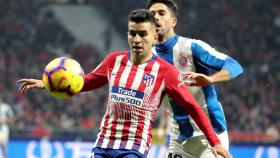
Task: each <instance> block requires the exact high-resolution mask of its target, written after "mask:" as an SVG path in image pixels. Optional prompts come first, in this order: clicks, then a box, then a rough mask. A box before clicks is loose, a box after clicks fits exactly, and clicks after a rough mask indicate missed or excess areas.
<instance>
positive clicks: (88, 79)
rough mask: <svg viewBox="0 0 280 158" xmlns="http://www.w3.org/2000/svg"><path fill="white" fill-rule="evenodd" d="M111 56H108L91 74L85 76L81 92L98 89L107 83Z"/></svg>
mask: <svg viewBox="0 0 280 158" xmlns="http://www.w3.org/2000/svg"><path fill="white" fill-rule="evenodd" d="M112 59H113V57H112V54H110V55H108V56H107V57H106V58H105V59H104V60H103V61H102V63H100V64H99V65H98V66H97V67H96V68H95V69H94V70H93V71H92V72H90V73H88V74H87V75H86V76H85V84H84V87H83V89H82V90H81V92H84V91H89V90H94V89H97V88H100V87H102V86H104V85H106V84H107V83H108V77H107V75H108V70H109V64H110V63H112Z"/></svg>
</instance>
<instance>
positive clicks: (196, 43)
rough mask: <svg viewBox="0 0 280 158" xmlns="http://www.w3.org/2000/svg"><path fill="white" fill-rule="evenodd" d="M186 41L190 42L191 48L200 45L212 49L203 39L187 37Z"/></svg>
mask: <svg viewBox="0 0 280 158" xmlns="http://www.w3.org/2000/svg"><path fill="white" fill-rule="evenodd" d="M188 41H189V42H190V43H191V47H192V48H196V47H202V48H204V49H206V50H207V49H212V47H211V46H210V45H209V44H208V43H207V42H205V41H202V40H200V39H194V38H189V39H188Z"/></svg>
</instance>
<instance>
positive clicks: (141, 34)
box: [138, 31, 147, 37]
mask: <svg viewBox="0 0 280 158" xmlns="http://www.w3.org/2000/svg"><path fill="white" fill-rule="evenodd" d="M138 34H139V36H140V37H145V36H147V32H146V31H144V32H139V33H138Z"/></svg>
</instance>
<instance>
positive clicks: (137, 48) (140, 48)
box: [132, 46, 143, 51]
mask: <svg viewBox="0 0 280 158" xmlns="http://www.w3.org/2000/svg"><path fill="white" fill-rule="evenodd" d="M132 50H133V51H141V50H143V47H141V46H132Z"/></svg>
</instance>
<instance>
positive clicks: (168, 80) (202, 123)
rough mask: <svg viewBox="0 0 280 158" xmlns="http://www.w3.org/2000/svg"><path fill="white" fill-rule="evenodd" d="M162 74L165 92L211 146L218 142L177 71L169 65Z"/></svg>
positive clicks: (208, 122) (205, 117)
mask: <svg viewBox="0 0 280 158" xmlns="http://www.w3.org/2000/svg"><path fill="white" fill-rule="evenodd" d="M163 75H164V81H165V91H166V93H167V94H168V95H169V96H170V97H171V98H172V99H174V100H175V101H176V102H177V103H178V104H179V105H180V106H182V107H183V108H184V109H185V110H186V111H187V112H188V113H189V114H190V116H191V117H192V118H193V119H194V121H195V122H196V124H197V125H198V126H199V128H200V129H201V130H202V131H203V133H204V134H205V136H206V138H207V139H208V141H209V144H210V145H211V146H214V145H216V144H220V141H219V139H218V137H217V136H216V134H215V132H214V129H213V128H212V125H211V123H210V121H209V119H208V117H207V116H206V114H205V113H204V111H203V110H202V108H201V107H200V106H199V105H198V103H197V102H196V100H195V99H194V97H193V96H192V94H191V93H190V91H189V89H188V87H187V86H186V84H185V83H184V81H183V79H182V77H181V76H180V75H179V72H178V71H177V70H176V69H175V68H174V67H172V66H171V65H170V66H169V67H168V70H167V71H165V73H163Z"/></svg>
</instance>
